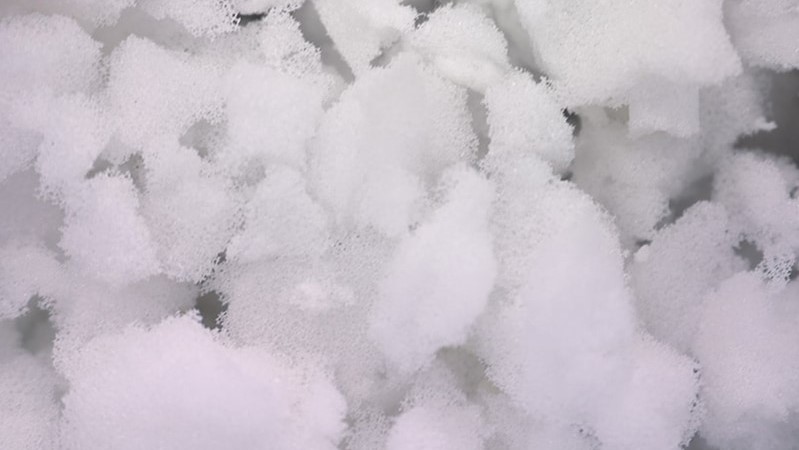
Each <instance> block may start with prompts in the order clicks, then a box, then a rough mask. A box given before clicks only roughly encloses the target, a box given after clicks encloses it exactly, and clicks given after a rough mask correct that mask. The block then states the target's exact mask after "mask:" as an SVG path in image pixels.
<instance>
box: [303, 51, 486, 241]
mask: <svg viewBox="0 0 799 450" xmlns="http://www.w3.org/2000/svg"><path fill="white" fill-rule="evenodd" d="M465 106H466V93H465V92H464V91H463V89H461V88H458V87H456V86H455V85H453V84H451V83H450V82H448V81H446V80H443V79H441V78H439V77H438V76H436V75H435V74H432V73H430V71H429V70H427V69H425V68H424V67H423V66H420V65H419V62H418V60H417V58H415V57H413V56H412V55H405V56H404V57H402V58H399V59H397V60H395V61H394V62H392V63H391V64H390V65H389V66H388V67H386V68H376V69H373V70H372V71H370V72H368V73H366V74H364V75H363V76H362V77H360V78H359V79H358V80H357V82H356V83H354V84H353V85H352V86H350V87H349V88H348V89H347V91H345V92H344V93H343V94H342V97H341V100H340V101H339V103H337V104H336V105H335V106H334V107H332V108H331V109H330V110H328V112H327V113H326V114H325V116H324V117H323V119H322V124H321V125H320V128H319V132H318V134H317V136H316V139H315V141H314V143H313V144H312V147H311V164H310V166H311V167H310V173H311V175H310V176H311V177H312V178H311V179H312V180H314V183H313V191H314V192H315V193H317V195H319V198H320V200H322V201H323V203H324V204H325V205H326V206H328V207H329V208H330V209H331V210H332V212H333V214H334V217H335V219H336V221H337V222H338V223H342V224H345V223H346V224H353V225H355V226H356V227H358V228H364V227H367V226H369V227H374V228H376V229H378V230H379V231H381V232H383V233H385V234H386V235H389V236H397V235H400V234H402V233H405V232H407V230H408V227H409V225H411V224H412V223H413V222H415V221H416V220H418V218H419V215H420V214H421V209H422V206H423V201H424V196H425V190H426V187H427V186H431V185H432V184H433V183H434V182H435V181H436V176H437V174H438V173H440V171H441V170H443V169H444V168H445V167H447V166H449V165H451V164H454V163H456V162H459V161H468V160H470V159H472V158H473V157H474V153H475V152H476V150H477V142H476V138H475V136H474V133H473V131H472V129H471V125H470V123H469V122H470V121H469V117H468V115H467V112H466V109H465Z"/></svg>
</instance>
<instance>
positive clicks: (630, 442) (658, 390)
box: [593, 336, 704, 450]
mask: <svg viewBox="0 0 799 450" xmlns="http://www.w3.org/2000/svg"><path fill="white" fill-rule="evenodd" d="M633 348H634V349H633V351H632V355H631V356H632V359H633V361H634V368H633V370H632V374H631V375H630V378H629V379H628V381H627V383H626V386H625V388H624V392H623V393H622V394H621V395H620V396H618V397H616V398H614V399H612V400H610V402H609V405H607V406H606V408H607V410H606V412H605V413H604V414H600V415H599V416H598V417H597V418H596V422H595V423H594V426H593V428H594V430H595V433H596V436H597V438H598V439H599V440H600V441H601V442H602V447H603V448H609V449H611V448H612V449H627V448H650V449H662V450H669V449H672V450H673V449H679V448H685V447H686V446H687V445H688V441H689V440H690V439H691V438H692V437H693V435H694V433H696V430H697V428H698V427H699V424H700V423H701V420H702V414H703V412H704V410H703V407H702V405H701V404H700V402H699V400H698V397H699V385H700V377H699V365H698V364H696V362H695V361H693V360H691V359H690V358H688V357H686V356H684V355H681V354H679V353H677V352H676V351H674V350H673V349H672V348H670V347H667V346H665V345H663V344H661V343H659V342H657V341H655V340H654V339H651V338H650V337H646V336H644V337H642V338H641V339H639V340H637V341H636V343H635V345H634V347H633ZM642 417H647V418H646V419H643V420H642Z"/></svg>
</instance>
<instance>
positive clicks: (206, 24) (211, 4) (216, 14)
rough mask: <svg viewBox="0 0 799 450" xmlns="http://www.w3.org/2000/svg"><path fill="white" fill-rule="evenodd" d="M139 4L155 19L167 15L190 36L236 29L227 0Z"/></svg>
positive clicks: (166, 0)
mask: <svg viewBox="0 0 799 450" xmlns="http://www.w3.org/2000/svg"><path fill="white" fill-rule="evenodd" d="M139 7H140V8H141V9H142V10H144V11H146V12H147V13H148V14H150V15H151V16H153V17H154V18H156V19H165V18H169V19H172V20H174V21H175V22H177V23H179V24H181V25H183V26H184V27H185V28H186V30H188V31H189V33H191V34H192V35H194V36H216V35H220V34H223V33H229V32H232V31H233V30H235V29H236V25H237V22H236V12H235V9H234V7H233V4H232V3H231V2H230V0H200V1H197V0H141V1H140V2H139Z"/></svg>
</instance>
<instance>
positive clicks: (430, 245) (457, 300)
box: [370, 169, 497, 448]
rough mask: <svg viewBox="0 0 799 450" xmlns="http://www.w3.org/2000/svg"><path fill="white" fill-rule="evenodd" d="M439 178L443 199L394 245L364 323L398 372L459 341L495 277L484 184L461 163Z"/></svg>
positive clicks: (488, 196) (488, 192)
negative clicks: (446, 188) (369, 318)
mask: <svg viewBox="0 0 799 450" xmlns="http://www.w3.org/2000/svg"><path fill="white" fill-rule="evenodd" d="M444 177H445V178H444V179H445V180H446V181H445V183H447V184H448V185H450V187H449V192H448V193H447V199H446V200H445V202H444V204H443V205H442V206H441V207H440V208H439V209H438V210H437V211H435V212H434V213H433V214H432V216H431V218H430V221H429V222H426V223H423V224H422V225H420V226H419V228H418V229H416V230H415V231H414V233H413V234H412V235H411V236H409V237H408V238H406V239H405V240H404V241H403V242H401V243H400V244H399V246H398V248H397V250H396V254H395V256H394V257H393V260H392V262H391V263H390V264H389V265H388V267H387V272H386V273H387V275H386V278H385V280H384V281H383V282H382V284H381V286H380V299H379V300H378V302H377V304H376V305H375V309H374V311H373V317H372V322H371V324H370V331H371V335H372V336H373V337H374V339H375V340H376V341H377V343H378V345H379V346H380V348H381V349H382V350H383V351H384V353H385V355H386V358H387V359H388V360H389V361H390V362H391V363H392V364H393V365H395V366H396V367H397V369H398V370H400V371H401V372H407V371H413V370H416V369H418V368H420V367H422V366H424V365H426V364H428V363H429V362H430V361H431V360H432V358H433V355H434V354H435V352H436V351H438V350H439V349H440V348H442V347H446V346H457V345H460V344H463V343H464V342H465V340H466V338H467V336H468V333H469V331H470V328H471V325H472V323H473V322H474V321H475V319H476V318H477V316H478V315H479V314H480V313H481V312H482V311H483V308H485V305H486V303H487V301H488V295H489V293H490V292H491V290H492V288H493V284H494V279H495V277H496V271H497V267H496V262H495V260H494V255H493V252H492V248H491V236H490V234H489V230H488V214H489V211H490V205H491V202H492V199H493V189H492V186H491V184H490V183H488V182H487V181H486V180H485V179H484V178H482V177H481V176H479V175H478V174H476V173H474V172H473V171H467V170H465V169H460V170H458V169H455V170H453V171H450V172H447V173H446V174H445V175H444ZM419 414H420V415H424V414H426V413H425V412H423V411H420V412H419ZM408 420H416V419H408ZM430 445H432V444H430ZM425 448H427V447H425Z"/></svg>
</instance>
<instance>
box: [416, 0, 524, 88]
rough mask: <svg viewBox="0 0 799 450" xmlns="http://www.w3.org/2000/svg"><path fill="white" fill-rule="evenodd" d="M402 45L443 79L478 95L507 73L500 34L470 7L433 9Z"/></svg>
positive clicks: (503, 42) (480, 13) (473, 7)
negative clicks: (471, 90) (408, 48)
mask: <svg viewBox="0 0 799 450" xmlns="http://www.w3.org/2000/svg"><path fill="white" fill-rule="evenodd" d="M405 44H406V45H407V46H409V47H410V48H412V49H413V50H414V51H417V52H419V53H420V54H421V55H422V56H423V58H424V59H425V60H426V61H428V62H429V63H430V64H432V65H433V66H434V67H435V68H436V70H437V71H438V72H439V73H440V74H441V75H442V76H444V77H445V78H447V79H449V80H452V81H453V82H455V83H458V84H460V85H463V86H466V87H469V88H471V89H474V90H476V91H479V92H483V91H485V89H486V87H488V86H489V85H491V84H493V83H496V82H498V81H499V80H501V79H502V77H503V75H504V74H505V73H507V72H508V71H509V70H510V63H509V62H508V57H507V53H508V49H507V43H506V42H505V38H504V37H503V36H502V33H501V32H500V31H499V29H497V27H496V25H494V24H493V23H492V22H491V21H490V20H489V19H488V17H486V15H485V13H484V12H483V11H481V10H480V9H479V8H478V7H476V6H474V5H470V4H461V5H458V6H454V7H453V6H451V5H445V6H443V7H441V8H439V9H437V10H435V11H434V12H433V13H432V14H430V15H429V16H428V18H427V21H426V22H424V23H423V24H422V25H421V26H420V27H419V28H418V29H416V30H415V31H414V32H413V33H411V34H410V35H409V36H408V38H407V40H406V42H405Z"/></svg>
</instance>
